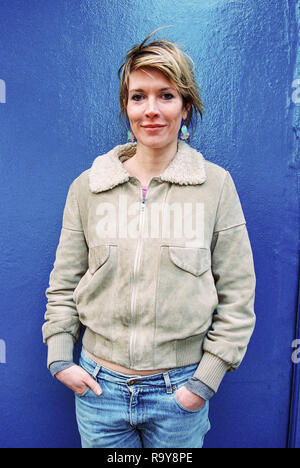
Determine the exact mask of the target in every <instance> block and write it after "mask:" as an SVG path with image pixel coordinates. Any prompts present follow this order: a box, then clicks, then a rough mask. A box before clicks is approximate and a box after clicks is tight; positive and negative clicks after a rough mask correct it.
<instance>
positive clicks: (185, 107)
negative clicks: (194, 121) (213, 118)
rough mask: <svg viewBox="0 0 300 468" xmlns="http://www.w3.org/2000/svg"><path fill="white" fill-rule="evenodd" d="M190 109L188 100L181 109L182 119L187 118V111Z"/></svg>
mask: <svg viewBox="0 0 300 468" xmlns="http://www.w3.org/2000/svg"><path fill="white" fill-rule="evenodd" d="M190 110H191V104H190V103H189V102H188V103H187V104H186V105H185V106H184V108H183V111H182V119H183V120H186V119H187V116H188V113H189V112H190Z"/></svg>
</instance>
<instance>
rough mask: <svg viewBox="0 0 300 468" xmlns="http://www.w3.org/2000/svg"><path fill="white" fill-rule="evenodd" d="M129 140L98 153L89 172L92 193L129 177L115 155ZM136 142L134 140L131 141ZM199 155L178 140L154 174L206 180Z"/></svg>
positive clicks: (181, 179)
mask: <svg viewBox="0 0 300 468" xmlns="http://www.w3.org/2000/svg"><path fill="white" fill-rule="evenodd" d="M132 144H133V143H126V144H125V145H119V146H116V147H115V148H113V149H112V150H111V151H109V152H108V153H106V154H104V155H101V156H98V157H97V158H96V159H95V160H94V162H93V164H92V167H91V169H90V172H89V184H90V190H91V191H92V192H94V193H97V192H103V191H105V190H109V189H112V188H113V187H115V186H116V185H119V184H123V183H124V182H127V181H128V180H129V177H130V174H129V173H128V172H127V170H126V169H125V168H124V166H123V164H122V162H121V161H120V159H119V153H120V151H121V150H122V153H123V151H124V150H125V149H126V147H128V148H129V147H130V146H132ZM134 144H135V145H136V143H134ZM204 161H205V160H204V157H203V155H202V154H201V153H200V152H199V151H197V150H195V149H194V148H191V147H190V146H189V145H188V144H187V143H185V142H184V141H178V151H177V153H176V154H175V156H174V158H173V159H172V161H171V162H170V164H169V165H168V166H167V168H166V169H165V170H164V172H163V173H162V174H160V176H159V177H158V178H159V179H160V180H161V181H164V182H171V183H174V184H180V185H195V184H202V183H203V182H205V180H206V173H205V167H204Z"/></svg>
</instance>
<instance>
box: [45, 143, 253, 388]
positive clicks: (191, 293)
mask: <svg viewBox="0 0 300 468" xmlns="http://www.w3.org/2000/svg"><path fill="white" fill-rule="evenodd" d="M131 146H132V143H128V144H126V145H120V146H117V147H115V148H114V149H112V150H111V151H109V152H108V153H107V154H104V155H101V156H98V157H97V158H96V159H95V160H94V162H93V165H92V167H91V168H90V169H88V170H86V171H84V172H83V173H82V174H81V175H79V177H77V178H76V179H75V180H74V181H73V183H72V184H71V185H70V188H69V192H68V196H67V200H66V204H65V209H64V214H63V222H62V230H61V235H60V240H59V244H58V247H57V251H56V259H55V262H54V267H53V270H52V272H51V275H50V280H49V287H48V288H47V290H46V297H47V299H48V303H47V310H46V313H45V320H46V321H45V323H44V325H43V339H44V342H45V343H46V344H47V345H48V367H49V366H50V364H51V363H53V362H55V361H60V360H63V361H72V359H73V346H74V343H75V342H76V341H77V340H78V337H79V334H80V327H81V325H84V326H85V332H84V336H83V346H84V347H85V349H86V350H87V351H89V352H90V353H92V354H94V355H96V356H98V357H99V358H102V359H106V360H108V361H111V362H114V363H117V364H120V365H122V366H125V367H127V368H130V369H139V370H146V369H147V370H148V369H161V368H173V367H180V366H185V365H189V364H192V363H199V365H198V367H197V369H196V371H195V374H194V376H195V377H197V378H198V379H200V380H201V381H202V382H203V383H204V384H206V385H207V386H208V387H210V388H211V389H212V390H214V391H217V389H218V387H219V384H220V382H221V380H222V378H223V377H224V375H225V373H226V372H227V371H231V370H234V369H236V368H237V367H238V366H239V364H240V363H241V361H242V359H243V357H244V355H245V352H246V349H247V345H248V342H249V339H250V337H251V334H252V332H253V329H254V325H255V314H254V295H255V272H254V265H253V257H252V251H251V246H250V242H249V237H248V233H247V229H246V222H245V218H244V215H243V211H242V208H241V204H240V201H239V197H238V194H237V191H236V189H235V186H234V183H233V181H232V178H231V176H230V174H229V172H228V171H226V170H225V169H223V168H222V167H220V166H218V165H216V164H214V163H212V162H209V161H206V160H205V159H204V158H203V156H202V154H201V153H200V152H198V151H196V150H195V149H193V148H191V147H190V146H189V145H188V144H187V143H185V142H182V141H179V142H178V151H177V153H176V155H175V157H174V158H173V160H172V161H171V162H170V163H169V165H168V167H167V168H166V169H165V171H164V172H163V173H162V174H161V175H160V176H158V177H153V178H152V179H151V181H150V183H149V186H148V191H147V195H146V199H143V196H142V186H141V183H140V181H139V180H138V179H137V178H136V177H134V176H131V175H130V174H129V173H128V172H127V171H126V169H125V167H124V166H123V164H122V162H124V160H126V159H127V158H128V156H126V151H127V150H128V149H129V148H130V147H131Z"/></svg>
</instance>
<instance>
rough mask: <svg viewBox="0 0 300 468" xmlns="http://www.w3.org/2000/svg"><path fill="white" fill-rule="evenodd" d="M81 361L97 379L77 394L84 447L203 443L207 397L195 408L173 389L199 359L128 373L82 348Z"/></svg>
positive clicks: (180, 384)
mask: <svg viewBox="0 0 300 468" xmlns="http://www.w3.org/2000/svg"><path fill="white" fill-rule="evenodd" d="M79 364H80V366H81V367H83V369H85V370H86V371H87V372H88V373H89V374H91V375H92V376H93V378H94V379H96V380H97V382H98V383H99V384H100V386H101V388H102V390H103V393H102V395H101V396H96V395H95V394H94V392H93V391H92V390H91V389H89V388H88V389H87V391H86V392H85V393H84V394H83V395H80V396H78V395H75V402H76V418H77V423H78V429H79V433H80V436H81V443H82V448H143V447H145V448H154V447H155V448H175V447H176V448H202V445H203V440H204V436H205V434H206V433H207V432H208V431H209V429H210V422H209V419H208V409H209V402H208V401H206V402H205V404H204V405H203V406H202V407H201V408H200V409H198V410H191V409H187V408H185V407H183V406H182V405H181V404H180V403H179V401H178V400H177V398H176V389H178V388H180V387H181V386H182V385H184V384H185V383H186V382H187V380H188V379H189V377H191V376H192V375H193V374H194V371H195V369H196V368H197V364H192V365H190V366H185V367H179V368H175V369H173V370H170V371H168V372H163V373H158V374H154V375H149V376H137V375H127V374H121V373H119V372H115V371H113V370H110V369H107V368H106V367H104V366H101V365H100V364H99V363H97V362H96V361H94V360H93V359H91V357H90V356H88V355H87V354H86V353H85V352H84V350H82V352H81V357H80V363H79Z"/></svg>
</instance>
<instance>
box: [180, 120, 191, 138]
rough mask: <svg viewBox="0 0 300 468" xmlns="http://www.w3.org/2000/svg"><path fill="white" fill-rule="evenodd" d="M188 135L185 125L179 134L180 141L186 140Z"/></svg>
mask: <svg viewBox="0 0 300 468" xmlns="http://www.w3.org/2000/svg"><path fill="white" fill-rule="evenodd" d="M189 136H190V134H189V132H188V129H187V126H186V125H185V123H184V124H183V125H182V127H181V133H180V139H181V140H187V139H188V138H189Z"/></svg>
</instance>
